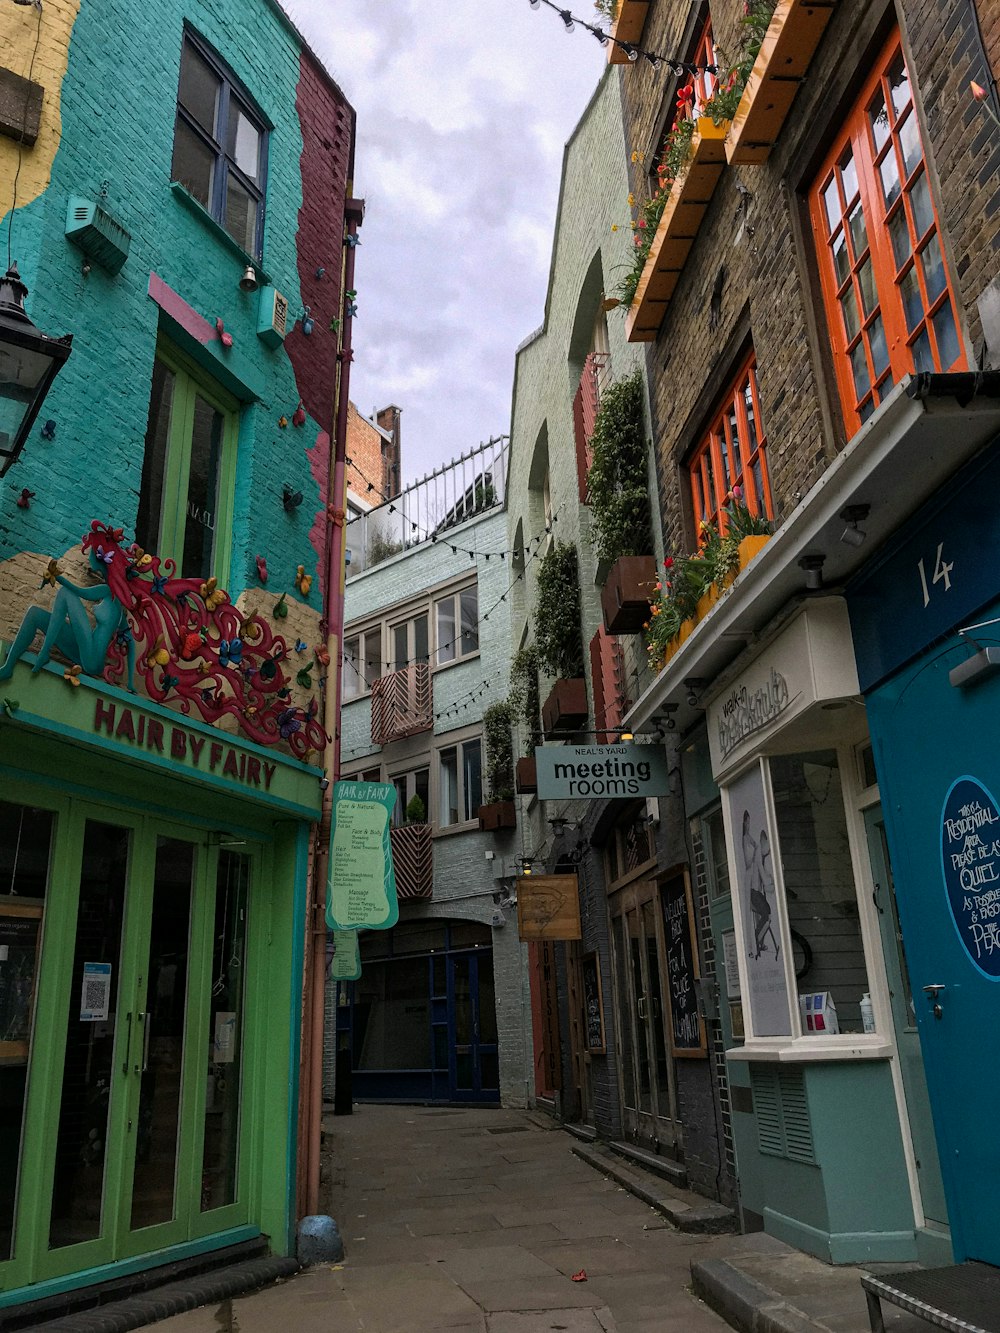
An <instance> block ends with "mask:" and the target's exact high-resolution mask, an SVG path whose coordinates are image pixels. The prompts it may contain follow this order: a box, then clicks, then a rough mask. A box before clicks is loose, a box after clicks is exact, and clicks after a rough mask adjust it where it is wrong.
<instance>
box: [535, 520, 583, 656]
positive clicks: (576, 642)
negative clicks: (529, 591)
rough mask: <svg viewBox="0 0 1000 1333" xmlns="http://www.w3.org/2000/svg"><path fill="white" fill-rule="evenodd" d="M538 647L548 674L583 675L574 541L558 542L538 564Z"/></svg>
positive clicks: (578, 578)
mask: <svg viewBox="0 0 1000 1333" xmlns="http://www.w3.org/2000/svg"><path fill="white" fill-rule="evenodd" d="M535 648H536V649H537V651H538V664H539V666H540V667H541V668H542V670H543V671H544V672H545V673H546V675H549V676H555V677H556V678H557V679H558V680H573V679H575V678H576V677H578V676H582V675H583V625H582V620H581V613H580V576H579V568H578V564H577V558H576V547H575V546H574V545H573V544H572V543H571V542H556V543H555V545H554V546H552V547H551V548H550V549H549V550H548V551H547V552H546V553H545V555H544V556H543V557H542V559H541V562H540V564H539V566H538V596H537V600H536V603H535Z"/></svg>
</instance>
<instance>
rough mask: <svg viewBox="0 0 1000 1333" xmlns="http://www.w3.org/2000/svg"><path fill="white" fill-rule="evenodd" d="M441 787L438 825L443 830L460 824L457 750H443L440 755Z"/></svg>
mask: <svg viewBox="0 0 1000 1333" xmlns="http://www.w3.org/2000/svg"><path fill="white" fill-rule="evenodd" d="M439 778H440V787H441V790H440V792H439V799H440V813H439V816H438V824H439V825H440V826H441V827H442V828H447V827H448V825H449V824H457V823H458V752H457V751H456V750H442V751H441V755H440V767H439Z"/></svg>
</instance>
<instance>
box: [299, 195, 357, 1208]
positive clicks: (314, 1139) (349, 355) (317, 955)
mask: <svg viewBox="0 0 1000 1333" xmlns="http://www.w3.org/2000/svg"><path fill="white" fill-rule="evenodd" d="M364 215H365V201H364V200H363V199H348V200H347V202H346V204H345V210H344V216H345V220H346V224H347V233H346V234H347V235H348V236H357V234H358V227H360V225H361V223H362V221H363V220H364ZM354 253H355V247H354V245H353V244H345V247H344V265H343V285H342V289H341V290H342V293H346V292H348V291H350V290H352V289H353V287H354ZM342 300H343V314H342V318H341V325H340V328H341V342H340V351H339V352H338V353H337V363H338V368H337V397H336V404H337V416H336V423H335V426H334V442H333V467H332V468H331V470H330V479H329V489H328V491H327V510H326V516H327V529H326V531H327V551H328V553H329V564H328V566H327V573H326V588H325V592H324V598H323V618H324V621H325V623H326V634H327V638H326V647H327V651H328V652H329V654H330V665H329V668H328V670H327V689H326V715H325V717H324V724H325V726H326V730H327V733H328V735H330V736H332V737H333V741H332V744H331V746H330V748H329V750H328V751H327V764H326V771H327V776H328V777H329V778H330V786H329V787H327V789H326V790H325V791H324V793H323V814H322V819H321V821H320V826H319V834H318V838H317V848H316V856H315V859H314V865H315V872H314V875H313V879H312V887H311V897H312V907H311V912H310V917H311V920H310V931H309V946H310V956H311V968H310V972H311V976H310V989H309V990H307V997H306V1002H307V1005H308V1008H309V1012H308V1014H307V1016H306V1017H307V1023H306V1027H307V1032H308V1052H307V1054H306V1060H307V1064H308V1067H307V1069H306V1070H304V1071H303V1072H304V1073H305V1075H306V1077H305V1079H304V1088H303V1095H304V1096H305V1097H306V1098H307V1099H308V1104H307V1106H306V1110H305V1115H304V1117H302V1120H301V1123H302V1124H303V1142H302V1153H301V1156H302V1158H303V1159H304V1180H302V1184H303V1186H304V1195H305V1198H304V1208H301V1209H300V1214H302V1215H308V1216H312V1215H314V1214H316V1213H318V1212H319V1190H320V1165H321V1163H320V1154H321V1145H322V1120H323V1035H324V1026H323V1020H324V1012H325V990H326V937H327V928H326V881H327V874H328V866H329V855H330V821H331V815H332V810H333V783H334V782H336V781H337V779H338V778H339V777H340V703H341V658H342V641H343V634H344V576H345V569H344V550H345V546H346V529H345V524H346V509H347V417H348V406H349V400H350V381H351V361H352V360H353V358H354V352H353V350H352V347H351V328H352V323H353V321H352V319H351V316H350V315H349V314H348V310H349V308H350V302H349V301H348V299H347V296H346V295H343V297H342Z"/></svg>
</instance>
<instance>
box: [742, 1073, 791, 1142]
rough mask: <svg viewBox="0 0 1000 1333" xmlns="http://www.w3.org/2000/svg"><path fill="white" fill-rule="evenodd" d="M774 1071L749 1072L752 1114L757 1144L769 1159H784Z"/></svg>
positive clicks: (779, 1107)
mask: <svg viewBox="0 0 1000 1333" xmlns="http://www.w3.org/2000/svg"><path fill="white" fill-rule="evenodd" d="M775 1072H776V1071H775V1070H773V1069H758V1068H756V1067H755V1068H752V1069H751V1070H750V1086H751V1087H752V1089H753V1114H754V1120H755V1121H756V1122H757V1144H758V1146H759V1148H760V1150H761V1152H762V1153H767V1155H768V1156H769V1157H784V1155H785V1136H784V1134H783V1133H782V1128H781V1106H780V1105H779V1102H778V1080H777V1079H776V1078H775Z"/></svg>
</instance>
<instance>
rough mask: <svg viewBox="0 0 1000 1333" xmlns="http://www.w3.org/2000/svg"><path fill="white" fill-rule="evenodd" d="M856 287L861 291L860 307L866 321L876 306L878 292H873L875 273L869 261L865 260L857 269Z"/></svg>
mask: <svg viewBox="0 0 1000 1333" xmlns="http://www.w3.org/2000/svg"><path fill="white" fill-rule="evenodd" d="M858 286H859V287H860V289H861V305H862V307H863V309H864V312H865V318H866V319H867V318H868V316H869V315H870V314H871V313H872V311H873V310H874V309H875V307H876V306H877V305H878V292H876V290H875V272H874V270H873V268H872V261H871V260H870V259H866V260H865V262H864V263H863V264H862V265H861V267H860V268H859V269H858Z"/></svg>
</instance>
